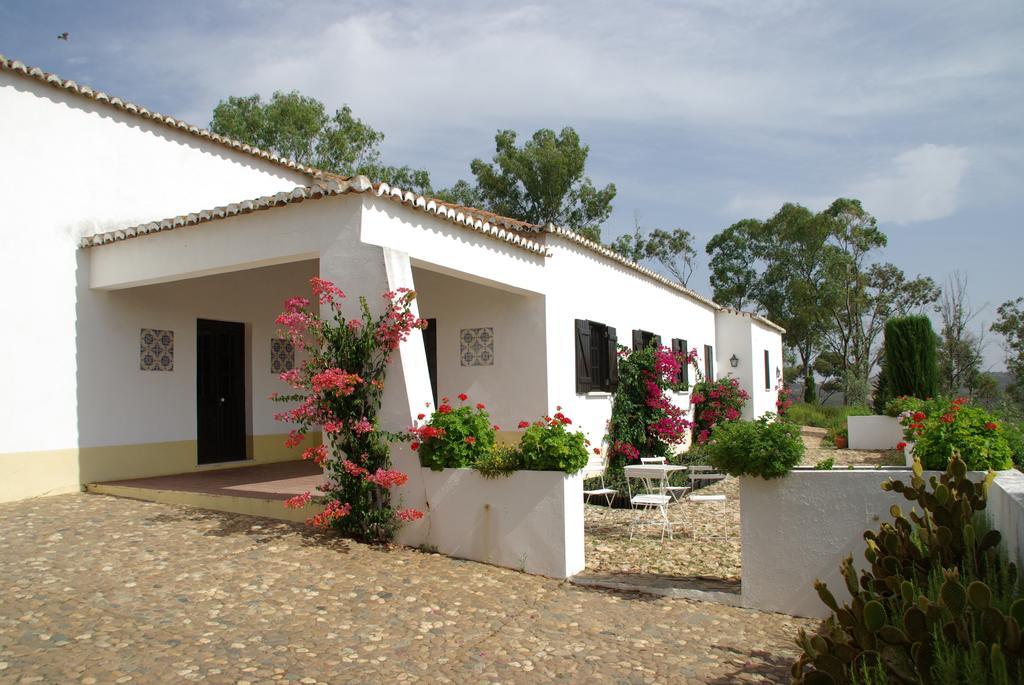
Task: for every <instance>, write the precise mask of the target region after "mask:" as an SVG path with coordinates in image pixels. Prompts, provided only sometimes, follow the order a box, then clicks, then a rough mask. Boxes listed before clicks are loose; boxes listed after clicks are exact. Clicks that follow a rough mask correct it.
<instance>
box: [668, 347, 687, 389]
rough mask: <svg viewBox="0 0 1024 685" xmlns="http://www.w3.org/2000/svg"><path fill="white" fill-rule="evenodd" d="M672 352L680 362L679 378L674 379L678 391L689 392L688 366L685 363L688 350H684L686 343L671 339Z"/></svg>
mask: <svg viewBox="0 0 1024 685" xmlns="http://www.w3.org/2000/svg"><path fill="white" fill-rule="evenodd" d="M672 351H673V352H674V353H675V354H676V356H677V357H679V358H680V360H681V361H680V362H679V376H678V377H677V378H676V383H677V384H678V385H679V390H689V389H690V365H689V364H687V363H686V355H687V353H688V352H689V350H687V349H686V341H685V340H682V339H680V338H672Z"/></svg>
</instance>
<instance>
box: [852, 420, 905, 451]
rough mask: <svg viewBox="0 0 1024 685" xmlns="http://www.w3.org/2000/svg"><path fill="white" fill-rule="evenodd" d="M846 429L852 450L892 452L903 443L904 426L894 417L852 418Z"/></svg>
mask: <svg viewBox="0 0 1024 685" xmlns="http://www.w3.org/2000/svg"><path fill="white" fill-rule="evenodd" d="M846 427H847V429H848V431H849V435H850V449H852V450H891V449H896V445H897V444H899V443H901V442H903V426H901V425H900V424H899V421H897V420H896V419H895V417H892V416H850V417H847V419H846Z"/></svg>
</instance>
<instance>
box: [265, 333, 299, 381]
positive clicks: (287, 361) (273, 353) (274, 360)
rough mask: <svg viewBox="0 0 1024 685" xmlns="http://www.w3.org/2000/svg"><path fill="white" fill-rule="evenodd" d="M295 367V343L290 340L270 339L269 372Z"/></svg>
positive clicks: (281, 371) (289, 369)
mask: <svg viewBox="0 0 1024 685" xmlns="http://www.w3.org/2000/svg"><path fill="white" fill-rule="evenodd" d="M294 368H295V345H294V344H292V341H291V340H281V339H280V338H272V339H271V341H270V373H284V372H285V371H291V370H292V369H294Z"/></svg>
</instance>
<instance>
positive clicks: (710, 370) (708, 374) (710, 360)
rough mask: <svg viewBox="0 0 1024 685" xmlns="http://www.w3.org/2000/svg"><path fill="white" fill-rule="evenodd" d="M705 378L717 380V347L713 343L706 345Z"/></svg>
mask: <svg viewBox="0 0 1024 685" xmlns="http://www.w3.org/2000/svg"><path fill="white" fill-rule="evenodd" d="M704 380H708V381H713V380H715V349H714V348H713V347H711V345H705V346H704Z"/></svg>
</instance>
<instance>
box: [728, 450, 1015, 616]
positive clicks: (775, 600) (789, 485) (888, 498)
mask: <svg viewBox="0 0 1024 685" xmlns="http://www.w3.org/2000/svg"><path fill="white" fill-rule="evenodd" d="M934 473H935V472H926V473H925V477H927V476H928V475H930V474H934ZM976 475H977V477H978V478H982V477H983V476H984V474H982V473H981V472H976ZM890 478H894V479H900V480H904V481H909V480H910V472H909V470H907V469H904V468H893V469H875V468H868V469H853V470H850V469H834V470H831V471H818V470H801V469H797V470H794V471H793V472H792V473H790V474H789V475H787V476H786V477H784V478H778V479H774V480H764V479H763V478H741V479H740V507H741V509H740V518H741V530H742V553H743V604H744V606H748V607H751V608H755V609H762V610H765V611H778V612H781V613H786V614H792V615H794V616H809V617H815V618H823V617H825V616H827V615H828V613H829V612H828V609H827V608H826V607H825V605H824V604H823V603H822V602H821V600H820V599H819V597H818V594H817V593H816V592H815V591H814V581H815V579H821V580H823V581H825V583H827V584H828V587H829V589H830V590H831V591H832V593H833V594H834V595H835V597H836V600H837V601H839V602H840V603H842V602H844V601H847V600H849V594H848V593H847V592H846V585H845V583H844V582H843V579H842V577H841V576H840V573H839V564H840V563H841V562H842V560H843V558H844V557H846V556H847V555H850V554H852V555H853V560H854V564H855V566H856V567H857V569H858V570H859V569H861V568H864V567H866V565H867V562H866V561H865V559H864V549H865V543H864V531H866V530H869V529H874V530H877V529H878V526H879V524H880V523H881V522H882V521H891V516H890V515H889V507H890V506H892V505H893V504H899V505H900V506H901V507H902V508H903V510H904V511H908V510H909V509H910V508H911V506H912V503H911V502H908V501H907V500H906V499H904V498H903V496H902V495H900V494H898V493H894V492H886V491H884V490H882V488H881V485H882V483H883V482H884V481H886V480H889V479H890ZM989 496H990V503H989V508H988V511H989V515H990V517H991V518H992V522H993V525H994V527H995V528H997V529H999V530H1000V531H1002V532H1003V536H1004V540H1006V542H1007V549H1008V551H1009V552H1010V553H1011V554H1014V555H1018V558H1019V554H1020V550H1021V549H1022V548H1024V474H1021V473H1019V472H1017V471H1003V472H1001V473H1000V474H999V476H998V477H997V478H996V481H995V483H994V484H993V486H992V488H991V489H990V490H989Z"/></svg>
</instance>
